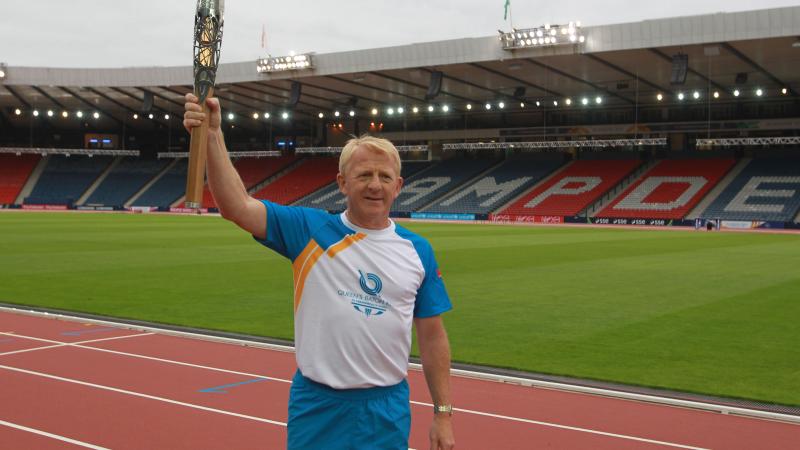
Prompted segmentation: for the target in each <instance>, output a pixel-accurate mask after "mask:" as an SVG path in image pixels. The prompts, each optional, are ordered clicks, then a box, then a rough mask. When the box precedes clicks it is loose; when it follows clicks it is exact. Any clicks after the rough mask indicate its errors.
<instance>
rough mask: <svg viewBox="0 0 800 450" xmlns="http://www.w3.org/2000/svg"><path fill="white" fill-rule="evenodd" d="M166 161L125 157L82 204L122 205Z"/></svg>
mask: <svg viewBox="0 0 800 450" xmlns="http://www.w3.org/2000/svg"><path fill="white" fill-rule="evenodd" d="M168 163H169V160H163V159H159V160H145V159H140V158H134V157H125V158H124V159H123V160H122V161H120V163H119V164H117V166H116V167H114V168H113V169H111V173H109V174H108V176H107V177H106V179H105V180H103V182H102V183H100V186H98V187H97V189H96V190H95V191H94V192H93V193H92V195H90V196H89V198H88V199H86V202H84V204H87V205H103V206H122V205H123V204H125V201H127V200H128V199H130V198H131V197H132V196H133V194H135V193H136V192H138V191H139V189H141V188H142V186H144V185H145V183H147V181H149V180H150V179H151V178H153V177H154V176H155V175H156V174H157V173H158V172H160V171H161V170H163V169H164V168H165V167H166V166H167V164H168Z"/></svg>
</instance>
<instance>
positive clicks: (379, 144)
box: [339, 135, 402, 176]
mask: <svg viewBox="0 0 800 450" xmlns="http://www.w3.org/2000/svg"><path fill="white" fill-rule="evenodd" d="M361 145H363V146H365V147H367V148H369V149H371V150H375V151H379V152H383V153H385V154H387V155H389V157H390V158H391V159H392V160H393V161H394V165H395V169H397V176H400V170H401V169H402V165H401V163H400V153H399V152H398V151H397V147H395V146H394V144H392V143H391V142H390V141H389V140H388V139H383V138H377V137H374V136H368V135H362V136H361V137H358V138H353V139H350V140H349V141H347V143H346V144H345V145H344V148H343V149H342V154H341V155H339V173H341V174H343V175H344V168H345V167H346V166H347V162H348V161H350V157H351V156H353V152H354V151H355V150H356V149H357V148H358V147H359V146H361Z"/></svg>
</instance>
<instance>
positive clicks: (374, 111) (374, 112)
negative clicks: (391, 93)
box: [371, 108, 378, 116]
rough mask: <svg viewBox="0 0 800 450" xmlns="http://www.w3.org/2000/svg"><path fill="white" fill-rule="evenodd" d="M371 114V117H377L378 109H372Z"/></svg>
mask: <svg viewBox="0 0 800 450" xmlns="http://www.w3.org/2000/svg"><path fill="white" fill-rule="evenodd" d="M371 112H372V115H373V116H377V115H378V109H377V108H372V111H371Z"/></svg>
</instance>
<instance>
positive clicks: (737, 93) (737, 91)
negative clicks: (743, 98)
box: [733, 89, 740, 97]
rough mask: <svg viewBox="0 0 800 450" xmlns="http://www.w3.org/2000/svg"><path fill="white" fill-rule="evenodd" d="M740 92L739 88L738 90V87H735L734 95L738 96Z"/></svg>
mask: <svg viewBox="0 0 800 450" xmlns="http://www.w3.org/2000/svg"><path fill="white" fill-rule="evenodd" d="M739 94H740V92H739V90H738V89H734V90H733V96H734V97H738V96H739Z"/></svg>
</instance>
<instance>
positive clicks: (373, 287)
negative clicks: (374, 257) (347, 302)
mask: <svg viewBox="0 0 800 450" xmlns="http://www.w3.org/2000/svg"><path fill="white" fill-rule="evenodd" d="M366 275H367V276H366V277H365V276H364V272H362V271H360V270H359V271H358V283H359V284H361V290H363V291H364V292H366V293H367V294H369V295H379V294H380V293H381V289H383V283H381V279H380V277H378V276H377V275H375V274H374V273H368V274H366Z"/></svg>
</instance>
